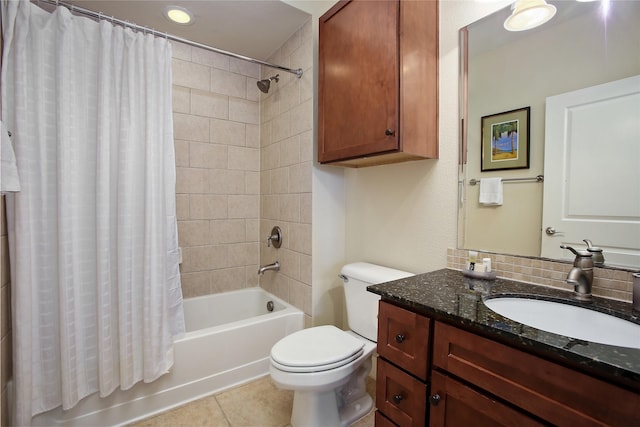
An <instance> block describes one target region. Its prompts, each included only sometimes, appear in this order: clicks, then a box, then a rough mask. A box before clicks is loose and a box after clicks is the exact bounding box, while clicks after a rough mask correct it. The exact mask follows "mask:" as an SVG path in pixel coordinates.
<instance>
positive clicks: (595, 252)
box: [583, 239, 604, 267]
mask: <svg viewBox="0 0 640 427" xmlns="http://www.w3.org/2000/svg"><path fill="white" fill-rule="evenodd" d="M583 242H585V243H586V244H587V251H589V252H591V257H592V260H593V265H595V266H596V267H600V266H602V265H604V254H603V253H602V248H598V247H596V246H593V244H592V243H591V240H589V239H584V240H583Z"/></svg>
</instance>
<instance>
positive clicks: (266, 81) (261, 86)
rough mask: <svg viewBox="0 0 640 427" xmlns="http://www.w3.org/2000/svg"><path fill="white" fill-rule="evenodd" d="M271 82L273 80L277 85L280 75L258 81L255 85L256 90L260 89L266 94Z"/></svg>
mask: <svg viewBox="0 0 640 427" xmlns="http://www.w3.org/2000/svg"><path fill="white" fill-rule="evenodd" d="M271 80H275V81H276V83H278V80H280V74H276V75H275V76H273V77H269V78H268V79H264V80H260V81H259V82H258V83H257V85H258V89H260V90H261V91H262V92H264V93H268V92H269V86H271Z"/></svg>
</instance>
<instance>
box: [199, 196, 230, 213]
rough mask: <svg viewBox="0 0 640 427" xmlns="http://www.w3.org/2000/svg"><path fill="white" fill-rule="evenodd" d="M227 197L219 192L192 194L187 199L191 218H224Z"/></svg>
mask: <svg viewBox="0 0 640 427" xmlns="http://www.w3.org/2000/svg"><path fill="white" fill-rule="evenodd" d="M228 203H229V202H228V197H227V196H225V195H219V194H192V195H191V196H190V199H189V212H190V215H189V216H190V218H191V219H226V218H227V210H228Z"/></svg>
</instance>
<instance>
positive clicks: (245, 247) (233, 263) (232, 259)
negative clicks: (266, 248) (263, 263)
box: [229, 243, 260, 267]
mask: <svg viewBox="0 0 640 427" xmlns="http://www.w3.org/2000/svg"><path fill="white" fill-rule="evenodd" d="M259 262H260V247H259V246H258V243H242V244H237V245H231V246H229V267H240V266H244V265H248V264H258V263H259Z"/></svg>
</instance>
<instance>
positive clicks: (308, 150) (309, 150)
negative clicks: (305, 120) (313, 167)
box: [300, 131, 313, 162]
mask: <svg viewBox="0 0 640 427" xmlns="http://www.w3.org/2000/svg"><path fill="white" fill-rule="evenodd" d="M312 160H313V131H307V132H302V133H301V134H300V161H301V162H310V161H312Z"/></svg>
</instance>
